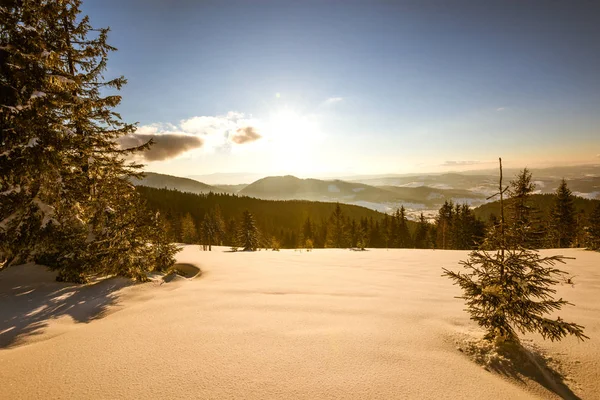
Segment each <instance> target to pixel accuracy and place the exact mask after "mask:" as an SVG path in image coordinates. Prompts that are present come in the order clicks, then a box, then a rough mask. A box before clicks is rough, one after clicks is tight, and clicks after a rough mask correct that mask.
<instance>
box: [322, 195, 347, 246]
mask: <svg viewBox="0 0 600 400" xmlns="http://www.w3.org/2000/svg"><path fill="white" fill-rule="evenodd" d="M346 229H347V228H346V221H345V218H344V213H343V212H342V208H341V207H340V204H339V203H337V204H336V206H335V210H334V211H333V213H332V214H331V218H330V219H329V229H328V230H327V247H334V248H344V247H346V244H347V233H346Z"/></svg>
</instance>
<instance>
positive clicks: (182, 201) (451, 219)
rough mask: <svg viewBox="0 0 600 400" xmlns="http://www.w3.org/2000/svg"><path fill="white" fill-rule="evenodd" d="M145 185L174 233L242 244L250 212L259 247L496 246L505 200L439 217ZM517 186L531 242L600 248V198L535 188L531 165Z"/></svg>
mask: <svg viewBox="0 0 600 400" xmlns="http://www.w3.org/2000/svg"><path fill="white" fill-rule="evenodd" d="M137 189H138V191H139V192H140V193H141V195H142V197H143V198H144V199H145V200H146V202H147V204H148V206H149V207H150V208H151V209H152V210H154V211H157V212H158V213H159V214H160V216H161V217H160V218H161V221H162V224H163V226H164V227H165V229H166V232H167V233H166V234H167V236H168V237H169V238H170V240H172V241H174V242H180V243H200V244H202V245H203V246H204V247H205V248H208V247H211V246H212V245H224V246H232V247H237V246H242V245H241V244H239V241H238V238H239V235H240V233H239V230H240V225H241V224H242V212H243V211H249V212H250V213H251V214H252V216H253V218H254V219H255V221H256V227H257V236H258V246H257V247H259V248H273V247H281V248H288V249H293V248H306V247H310V248H313V247H314V248H327V247H330V248H331V247H332V248H359V249H364V248H366V247H372V248H419V249H446V250H471V249H477V248H479V247H481V246H489V243H487V244H486V243H485V240H484V239H485V236H486V233H487V232H488V231H490V230H494V229H496V228H497V226H498V223H499V208H500V206H499V203H498V202H491V203H488V204H485V205H483V206H480V207H478V208H475V209H472V208H471V207H469V206H468V205H467V204H454V203H453V202H452V201H446V202H445V203H444V204H443V205H442V207H441V208H440V209H439V210H438V212H437V215H436V216H435V218H434V219H430V220H428V219H426V218H425V217H424V216H423V214H421V215H420V216H419V218H418V219H417V220H416V221H413V220H411V219H409V218H408V217H407V214H406V211H405V209H404V208H403V207H401V208H400V209H398V210H396V211H395V212H393V213H391V214H384V213H380V212H377V211H373V210H369V209H366V208H363V207H358V206H352V205H347V204H337V203H322V202H310V201H301V200H288V201H275V200H261V199H256V198H251V197H245V196H238V195H233V194H214V193H209V194H192V193H183V192H179V191H176V190H168V189H156V188H149V187H144V186H138V187H137ZM509 189H510V190H508V192H507V195H508V198H507V199H506V204H507V213H508V215H509V216H514V219H513V221H514V222H513V223H514V224H515V225H518V226H524V225H527V226H529V225H531V227H532V228H531V229H532V231H531V232H530V233H529V235H528V238H527V240H528V241H529V243H528V245H530V247H531V248H554V247H589V248H591V249H598V248H599V247H600V225H599V224H600V201H597V200H588V199H583V198H580V197H576V196H574V195H573V194H572V193H571V191H570V190H569V188H568V185H567V182H566V181H564V180H563V182H562V183H561V185H560V186H559V188H558V189H557V191H556V193H555V194H544V195H539V194H532V193H533V192H534V190H535V184H534V183H533V182H532V175H531V172H529V170H528V169H527V168H525V169H523V170H522V171H521V173H519V174H518V175H517V176H516V177H515V179H514V180H512V181H511V182H510V187H509ZM273 244H275V245H273ZM242 247H243V246H242Z"/></svg>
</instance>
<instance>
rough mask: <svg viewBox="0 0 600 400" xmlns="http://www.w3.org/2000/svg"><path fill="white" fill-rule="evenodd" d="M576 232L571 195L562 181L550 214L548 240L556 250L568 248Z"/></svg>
mask: <svg viewBox="0 0 600 400" xmlns="http://www.w3.org/2000/svg"><path fill="white" fill-rule="evenodd" d="M576 230H577V222H576V218H575V204H574V200H573V194H572V193H571V190H570V189H569V188H568V187H567V182H566V181H565V180H564V179H563V180H561V182H560V185H559V186H558V188H557V189H556V198H555V201H554V205H553V207H552V210H551V212H550V238H551V240H552V242H551V243H552V245H553V246H556V247H557V248H561V247H569V246H571V244H572V243H573V239H574V238H575V233H576Z"/></svg>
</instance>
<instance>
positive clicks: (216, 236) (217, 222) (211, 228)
mask: <svg viewBox="0 0 600 400" xmlns="http://www.w3.org/2000/svg"><path fill="white" fill-rule="evenodd" d="M201 232H202V233H201V235H200V236H201V242H202V245H203V247H204V248H205V250H206V247H208V251H212V246H213V245H214V244H221V242H222V241H223V238H224V236H225V223H224V222H223V217H222V216H221V209H220V208H219V206H216V207H215V208H213V209H212V210H209V212H207V213H206V214H204V218H203V219H202V225H201Z"/></svg>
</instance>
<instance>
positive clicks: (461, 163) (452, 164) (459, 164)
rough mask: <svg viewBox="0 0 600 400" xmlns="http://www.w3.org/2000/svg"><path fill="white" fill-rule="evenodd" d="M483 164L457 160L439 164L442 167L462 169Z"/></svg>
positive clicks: (481, 162)
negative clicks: (466, 166)
mask: <svg viewBox="0 0 600 400" xmlns="http://www.w3.org/2000/svg"><path fill="white" fill-rule="evenodd" d="M477 164H483V161H470V160H458V161H445V162H444V163H443V164H440V165H441V166H442V167H462V166H465V165H477Z"/></svg>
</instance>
